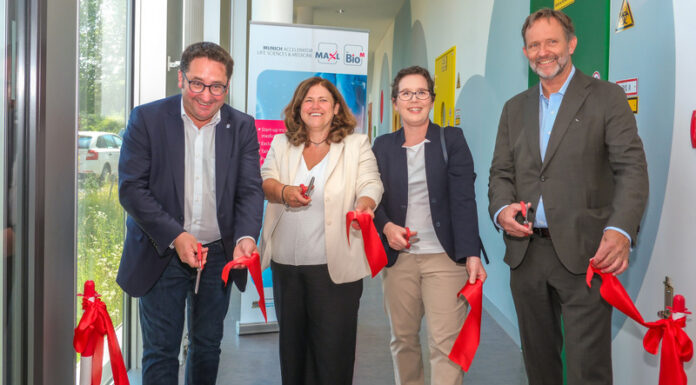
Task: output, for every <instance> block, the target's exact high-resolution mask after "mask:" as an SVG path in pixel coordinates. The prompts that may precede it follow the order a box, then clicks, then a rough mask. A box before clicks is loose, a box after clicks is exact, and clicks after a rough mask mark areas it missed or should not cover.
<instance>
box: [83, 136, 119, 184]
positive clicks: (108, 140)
mask: <svg viewBox="0 0 696 385" xmlns="http://www.w3.org/2000/svg"><path fill="white" fill-rule="evenodd" d="M121 143H123V139H121V137H120V136H118V135H116V134H112V133H110V132H99V131H79V132H78V138H77V173H78V176H79V177H80V178H84V177H85V176H87V175H95V176H97V177H99V179H100V180H102V181H104V180H108V178H110V177H111V176H112V175H113V176H117V174H118V158H119V156H120V153H121Z"/></svg>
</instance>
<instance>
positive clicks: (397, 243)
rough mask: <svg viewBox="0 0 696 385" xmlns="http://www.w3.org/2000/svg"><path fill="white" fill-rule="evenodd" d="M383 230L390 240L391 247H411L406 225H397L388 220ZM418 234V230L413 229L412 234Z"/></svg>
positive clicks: (401, 248) (395, 248)
mask: <svg viewBox="0 0 696 385" xmlns="http://www.w3.org/2000/svg"><path fill="white" fill-rule="evenodd" d="M382 232H383V233H384V235H386V236H387V242H389V247H391V248H392V249H394V250H404V249H407V248H409V247H411V245H410V244H409V243H408V240H407V239H406V234H407V232H406V229H405V228H404V227H401V226H398V225H395V224H394V222H387V224H386V225H384V229H383V230H382ZM417 234H418V232H417V231H412V232H411V234H410V236H412V237H413V236H415V235H417Z"/></svg>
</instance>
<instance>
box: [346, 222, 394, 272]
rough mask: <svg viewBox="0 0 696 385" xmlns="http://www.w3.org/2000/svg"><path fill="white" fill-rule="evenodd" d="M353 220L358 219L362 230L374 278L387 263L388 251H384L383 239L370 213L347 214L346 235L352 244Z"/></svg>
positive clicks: (366, 253) (368, 261)
mask: <svg viewBox="0 0 696 385" xmlns="http://www.w3.org/2000/svg"><path fill="white" fill-rule="evenodd" d="M353 221H358V224H359V225H360V231H361V232H362V237H363V243H364V244H365V256H367V263H368V264H369V265H370V271H371V272H372V278H374V277H375V276H376V275H377V274H379V272H380V271H381V270H382V268H383V267H384V266H386V265H387V253H386V252H384V247H383V246H382V240H381V239H380V238H379V234H378V233H377V229H376V228H375V224H374V222H372V217H371V216H370V214H368V213H359V214H358V213H357V212H355V211H350V212H349V213H348V214H346V237H348V244H349V245H350V224H351V222H353Z"/></svg>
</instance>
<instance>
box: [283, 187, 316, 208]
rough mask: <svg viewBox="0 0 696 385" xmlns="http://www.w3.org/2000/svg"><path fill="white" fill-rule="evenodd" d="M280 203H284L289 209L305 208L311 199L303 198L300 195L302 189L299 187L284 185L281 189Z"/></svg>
mask: <svg viewBox="0 0 696 385" xmlns="http://www.w3.org/2000/svg"><path fill="white" fill-rule="evenodd" d="M281 194H282V200H281V201H282V202H285V204H287V205H288V206H290V207H302V206H307V205H308V204H309V202H311V201H312V198H309V197H307V198H305V197H304V195H302V189H301V188H300V187H299V186H290V185H285V186H284V187H283V188H282V189H281Z"/></svg>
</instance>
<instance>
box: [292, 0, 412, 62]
mask: <svg viewBox="0 0 696 385" xmlns="http://www.w3.org/2000/svg"><path fill="white" fill-rule="evenodd" d="M404 1H405V0H295V1H294V8H295V15H297V13H298V12H297V8H298V7H310V8H311V9H312V14H313V23H312V24H314V25H326V26H332V27H342V28H355V29H366V30H369V31H370V38H369V42H368V44H369V48H368V51H369V52H370V53H371V52H374V50H375V48H376V47H377V44H379V42H380V41H381V40H382V38H383V37H384V34H385V33H386V31H387V29H388V28H389V26H390V25H391V24H392V23H393V21H394V16H396V13H397V12H398V11H399V9H401V6H402V5H403V4H404ZM339 9H341V10H343V12H342V13H339Z"/></svg>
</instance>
